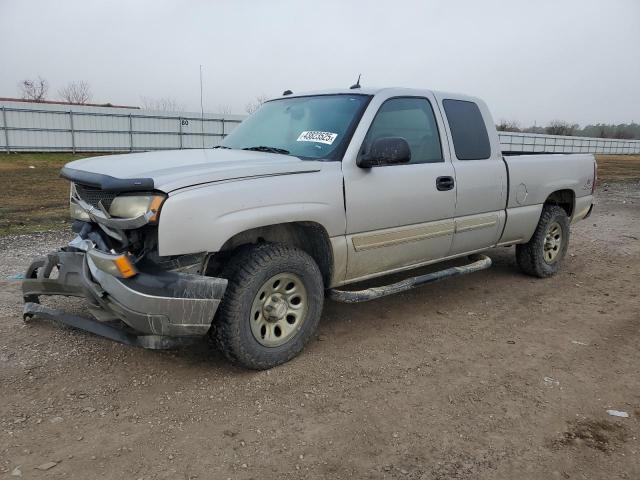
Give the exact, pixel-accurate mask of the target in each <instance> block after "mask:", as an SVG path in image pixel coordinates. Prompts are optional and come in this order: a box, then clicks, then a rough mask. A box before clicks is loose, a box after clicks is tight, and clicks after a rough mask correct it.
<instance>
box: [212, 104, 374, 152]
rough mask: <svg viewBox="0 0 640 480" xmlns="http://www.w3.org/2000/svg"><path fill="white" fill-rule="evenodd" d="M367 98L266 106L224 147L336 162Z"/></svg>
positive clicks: (244, 123) (229, 139) (235, 130)
mask: <svg viewBox="0 0 640 480" xmlns="http://www.w3.org/2000/svg"><path fill="white" fill-rule="evenodd" d="M369 98H370V97H369V96H367V95H357V94H356V95H316V96H308V97H293V98H283V99H278V100H272V101H270V102H266V103H265V104H263V105H262V107H260V109H259V110H258V111H256V112H255V113H254V114H253V115H251V116H250V117H249V118H247V119H246V120H244V121H243V122H242V123H241V124H240V125H238V126H237V127H236V128H235V129H234V130H233V132H231V133H230V134H229V136H227V137H226V138H225V139H224V140H223V141H222V143H221V145H222V147H227V148H234V149H250V150H262V151H272V152H274V153H284V154H289V155H295V156H297V157H300V158H303V159H314V160H315V159H319V158H323V159H325V158H328V159H335V158H337V156H338V155H339V153H340V151H341V149H342V148H343V147H344V148H346V141H347V140H348V138H347V137H349V136H351V134H352V133H353V129H354V128H355V126H356V123H357V121H358V120H359V119H360V115H361V114H362V112H363V111H364V108H365V107H366V105H367V103H368V102H369Z"/></svg>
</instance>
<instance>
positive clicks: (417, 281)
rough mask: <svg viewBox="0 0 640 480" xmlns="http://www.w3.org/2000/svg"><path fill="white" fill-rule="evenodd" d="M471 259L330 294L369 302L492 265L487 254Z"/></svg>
mask: <svg viewBox="0 0 640 480" xmlns="http://www.w3.org/2000/svg"><path fill="white" fill-rule="evenodd" d="M469 260H471V262H472V263H470V264H469V265H464V266H462V267H450V268H445V269H444V270H439V271H437V272H433V273H427V274H425V275H419V276H417V277H411V278H407V279H406V280H402V281H400V282H397V283H392V284H390V285H384V286H382V287H372V288H367V289H365V290H354V291H348V290H336V289H331V290H329V295H328V296H329V298H330V299H331V300H335V301H336V302H344V303H358V302H368V301H369V300H375V299H376V298H380V297H386V296H387V295H392V294H394V293H400V292H406V291H407V290H411V289H412V288H416V287H419V286H421V285H424V284H426V283H434V282H438V281H440V280H444V279H445V278H451V277H457V276H458V275H465V274H467V273H473V272H477V271H479V270H485V269H487V268H489V267H490V266H491V259H490V258H489V257H487V256H486V255H477V254H476V255H471V256H470V257H469Z"/></svg>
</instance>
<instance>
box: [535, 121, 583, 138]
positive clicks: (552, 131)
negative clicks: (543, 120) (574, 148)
mask: <svg viewBox="0 0 640 480" xmlns="http://www.w3.org/2000/svg"><path fill="white" fill-rule="evenodd" d="M579 128H580V125H578V124H573V125H572V124H570V123H569V122H565V121H563V120H553V121H552V122H549V125H547V126H546V127H545V129H544V130H545V133H547V135H565V136H571V135H573V134H574V132H575V131H576V130H578V129H579Z"/></svg>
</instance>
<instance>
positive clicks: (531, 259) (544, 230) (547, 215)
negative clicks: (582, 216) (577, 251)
mask: <svg viewBox="0 0 640 480" xmlns="http://www.w3.org/2000/svg"><path fill="white" fill-rule="evenodd" d="M568 246H569V217H568V216H567V212H565V211H564V209H562V208H561V207H558V206H557V205H545V206H544V207H543V209H542V214H541V215H540V220H539V221H538V226H537V227H536V231H535V232H534V234H533V237H531V240H529V241H528V242H527V243H525V244H522V245H516V261H517V263H518V267H519V268H520V270H522V271H523V272H524V273H526V274H527V275H533V276H534V277H540V278H545V277H550V276H551V275H554V274H555V273H556V272H557V271H558V268H559V267H560V263H561V262H562V259H563V258H564V256H565V254H566V253H567V247H568Z"/></svg>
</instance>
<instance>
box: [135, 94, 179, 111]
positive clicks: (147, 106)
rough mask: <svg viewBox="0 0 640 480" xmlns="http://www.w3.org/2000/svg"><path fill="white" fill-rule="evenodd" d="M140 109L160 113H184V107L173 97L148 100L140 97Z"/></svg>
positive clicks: (148, 98)
mask: <svg viewBox="0 0 640 480" xmlns="http://www.w3.org/2000/svg"><path fill="white" fill-rule="evenodd" d="M140 107H141V108H142V109H144V110H156V111H161V112H184V105H182V104H180V103H178V101H177V100H176V99H175V98H173V97H162V98H150V97H140Z"/></svg>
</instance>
